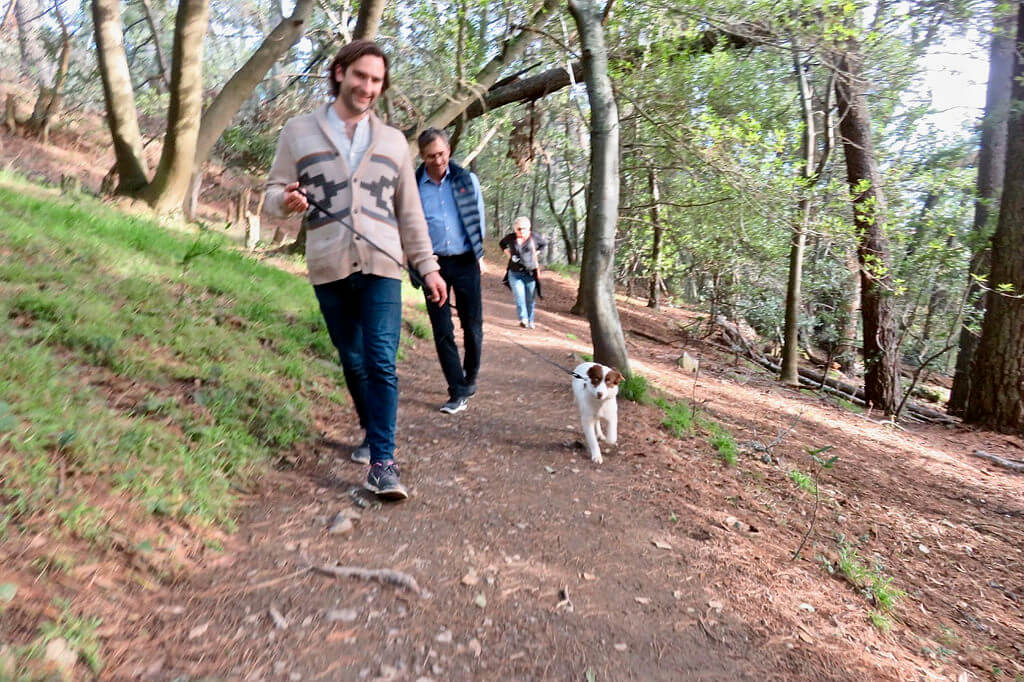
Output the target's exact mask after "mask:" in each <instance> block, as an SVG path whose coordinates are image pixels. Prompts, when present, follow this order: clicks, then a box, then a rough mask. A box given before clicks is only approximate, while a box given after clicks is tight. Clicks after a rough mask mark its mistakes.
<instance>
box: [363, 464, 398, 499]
mask: <svg viewBox="0 0 1024 682" xmlns="http://www.w3.org/2000/svg"><path fill="white" fill-rule="evenodd" d="M363 487H364V488H366V489H367V490H369V491H371V492H374V493H376V494H377V497H379V498H381V499H382V500H404V499H406V498H407V497H409V491H408V490H406V489H405V486H404V485H402V482H401V481H400V480H398V465H397V464H395V463H394V462H393V461H391V460H390V459H389V460H387V461H384V462H374V463H373V464H372V465H371V466H370V473H368V474H367V475H366V483H364V484H363Z"/></svg>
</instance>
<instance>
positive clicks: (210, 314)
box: [0, 175, 348, 676]
mask: <svg viewBox="0 0 1024 682" xmlns="http://www.w3.org/2000/svg"><path fill="white" fill-rule="evenodd" d="M0 319H3V320H4V323H3V324H2V325H0V554H6V553H7V551H9V548H10V546H11V545H12V544H15V543H16V542H17V541H18V540H19V539H23V538H27V537H28V536H29V534H35V533H42V534H43V535H44V536H45V537H47V539H48V540H51V541H52V542H51V544H52V545H54V546H57V547H61V546H68V545H71V546H75V547H78V548H80V550H81V548H84V552H85V554H86V555H87V554H89V553H92V555H103V554H104V553H106V554H108V555H109V554H110V553H111V552H116V551H118V550H123V549H127V550H128V551H137V550H139V549H144V550H149V549H150V548H151V545H152V544H153V543H154V542H155V541H151V540H150V539H148V538H144V537H138V533H137V532H133V531H134V530H135V529H137V528H138V527H139V524H138V523H133V521H135V522H137V521H138V520H139V519H143V520H144V519H145V518H153V516H152V515H157V516H160V517H170V518H171V519H175V520H177V521H180V522H184V523H187V524H189V525H190V526H191V527H193V528H199V529H202V528H207V529H210V530H212V531H217V530H218V529H227V530H230V529H231V527H232V514H233V503H234V500H235V498H236V494H237V491H238V490H241V489H245V488H246V487H247V486H248V485H249V484H250V483H251V482H252V481H254V480H255V478H256V477H258V476H259V473H260V472H261V470H263V469H264V468H265V467H266V466H267V465H268V463H271V462H274V461H276V460H277V459H278V458H280V457H281V456H283V455H285V454H287V452H288V451H289V450H290V449H292V448H293V447H295V446H296V445H299V444H301V443H303V442H308V441H310V440H312V439H313V438H314V436H315V432H314V424H313V417H312V409H311V408H312V407H313V404H314V403H319V404H320V405H324V406H328V405H329V403H337V404H340V405H347V404H348V397H347V394H346V393H345V390H344V379H343V377H342V375H341V372H340V368H338V367H337V363H336V358H337V356H336V352H335V351H334V348H333V347H332V346H331V345H330V341H329V339H328V338H327V335H326V333H324V331H323V324H322V321H321V318H320V314H319V311H318V309H317V305H316V300H315V297H314V296H313V292H312V289H311V287H310V286H309V284H308V283H307V282H306V281H305V280H304V279H302V278H300V277H296V276H294V275H290V274H287V273H285V272H282V271H281V270H278V269H275V268H271V267H268V266H265V265H262V264H260V263H258V262H256V261H255V260H253V259H252V258H249V257H247V256H246V255H244V254H240V253H238V252H236V251H234V250H232V249H231V248H230V247H229V245H228V244H227V242H226V240H225V239H224V237H223V236H222V235H220V234H216V233H213V232H209V231H206V232H199V233H191V234H189V233H183V232H176V231H171V230H168V229H166V228H163V227H161V226H159V225H157V224H156V223H154V222H152V221H150V220H146V219H142V218H138V217H131V216H127V215H125V214H122V213H119V212H117V211H115V210H113V209H111V208H109V207H106V206H104V205H102V204H100V203H98V202H96V201H93V200H91V199H89V198H85V197H77V198H75V200H74V201H71V200H67V199H64V198H61V197H58V196H56V195H54V194H53V193H52V192H51V191H49V190H46V189H44V188H41V187H38V186H35V185H30V184H28V183H24V182H22V181H20V180H18V179H16V178H13V177H11V176H7V175H5V176H0ZM5 544H6V545H7V547H8V549H7V550H3V549H2V548H3V547H4V545H5ZM126 545H127V547H126ZM53 556H57V555H53ZM60 556H63V557H66V558H63V559H60V560H54V561H47V562H43V563H42V564H41V563H39V562H38V560H37V563H36V564H34V565H33V569H38V570H39V571H40V573H42V572H43V571H44V570H49V571H51V572H52V571H53V570H59V571H61V572H64V571H70V570H72V569H73V568H74V565H75V559H74V558H67V557H75V556H77V557H78V560H79V561H86V560H88V558H87V557H86V556H85V555H83V552H82V551H78V553H77V554H75V553H71V554H67V553H63V554H61V555H60ZM8 568H11V567H10V566H9V567H8ZM14 569H15V570H16V569H17V567H14ZM3 583H4V580H3V576H2V575H0V611H2V610H3V609H4V607H5V604H6V605H8V606H9V608H13V604H16V603H17V602H16V601H14V599H13V596H11V595H10V592H11V591H12V590H14V589H16V587H17V586H16V585H12V584H6V585H5V584H3ZM5 591H6V592H5ZM5 594H6V595H7V596H9V597H10V598H9V599H4V598H3V597H4V596H5ZM57 610H59V611H62V614H61V616H60V618H58V619H56V620H53V621H52V622H49V623H47V624H44V626H45V627H46V628H49V630H47V631H44V628H43V627H41V628H40V632H41V634H40V635H39V639H37V640H36V641H35V642H34V648H32V647H23V648H22V649H20V650H16V651H15V654H16V657H17V658H20V659H21V660H22V661H24V660H25V659H26V658H31V657H32V655H36V654H38V653H39V650H40V644H41V643H45V640H46V639H47V638H48V637H50V638H52V637H55V636H58V635H60V633H61V631H62V630H63V631H64V632H65V634H66V635H67V634H68V633H69V632H70V631H71V630H73V628H72V627H71V626H70V625H69V626H67V627H63V628H61V627H56V625H55V624H59V623H60V622H61V619H63V620H64V621H66V622H68V623H72V624H76V625H77V626H82V624H83V623H87V622H91V621H89V619H88V618H84V619H83V618H79V617H78V616H77V615H75V614H69V612H68V610H67V608H66V605H58V606H57ZM55 627H56V630H54V628H55ZM47 632H49V633H50V634H49V635H48V634H46V633H47ZM3 634H4V633H3V632H2V628H0V647H2V644H3V641H2V640H3ZM8 634H9V633H8ZM72 634H73V633H72ZM77 639H79V640H81V639H82V638H81V637H78V638H77ZM86 639H88V638H86ZM77 649H78V652H79V655H80V657H81V658H82V659H83V660H86V658H87V655H86V651H87V649H88V645H87V644H81V645H80V646H78V647H77ZM2 658H3V656H2V652H0V659H2ZM2 668H3V661H2V660H0V676H2Z"/></svg>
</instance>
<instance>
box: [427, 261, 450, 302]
mask: <svg viewBox="0 0 1024 682" xmlns="http://www.w3.org/2000/svg"><path fill="white" fill-rule="evenodd" d="M423 288H424V289H426V290H427V291H428V292H429V293H428V294H427V298H428V299H430V302H431V303H433V304H435V305H437V306H438V307H441V306H443V305H444V302H445V301H447V300H448V284H447V283H446V282H445V281H444V278H443V277H441V273H439V272H438V271H437V270H435V271H434V272H428V273H427V274H426V275H424V276H423Z"/></svg>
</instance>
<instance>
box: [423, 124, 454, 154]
mask: <svg viewBox="0 0 1024 682" xmlns="http://www.w3.org/2000/svg"><path fill="white" fill-rule="evenodd" d="M437 139H441V140H444V143H445V144H446V145H448V146H449V147H451V146H452V142H451V139H450V138H449V137H448V133H446V132H445V131H443V130H441V129H440V128H427V129H426V130H424V131H423V132H422V133H420V136H419V137H417V138H416V144H417V145H419V147H420V149H423V148H424V147H426V146H427V145H428V144H430V143H431V142H433V141H434V140H437Z"/></svg>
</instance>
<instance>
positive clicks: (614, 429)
mask: <svg viewBox="0 0 1024 682" xmlns="http://www.w3.org/2000/svg"><path fill="white" fill-rule="evenodd" d="M604 418H605V421H607V422H608V435H607V436H606V437H605V440H606V441H608V444H609V445H615V443H616V442H618V440H619V406H618V405H617V404H616V403H614V402H613V403H612V404H610V405H608V407H607V408H606V410H605V413H604Z"/></svg>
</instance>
